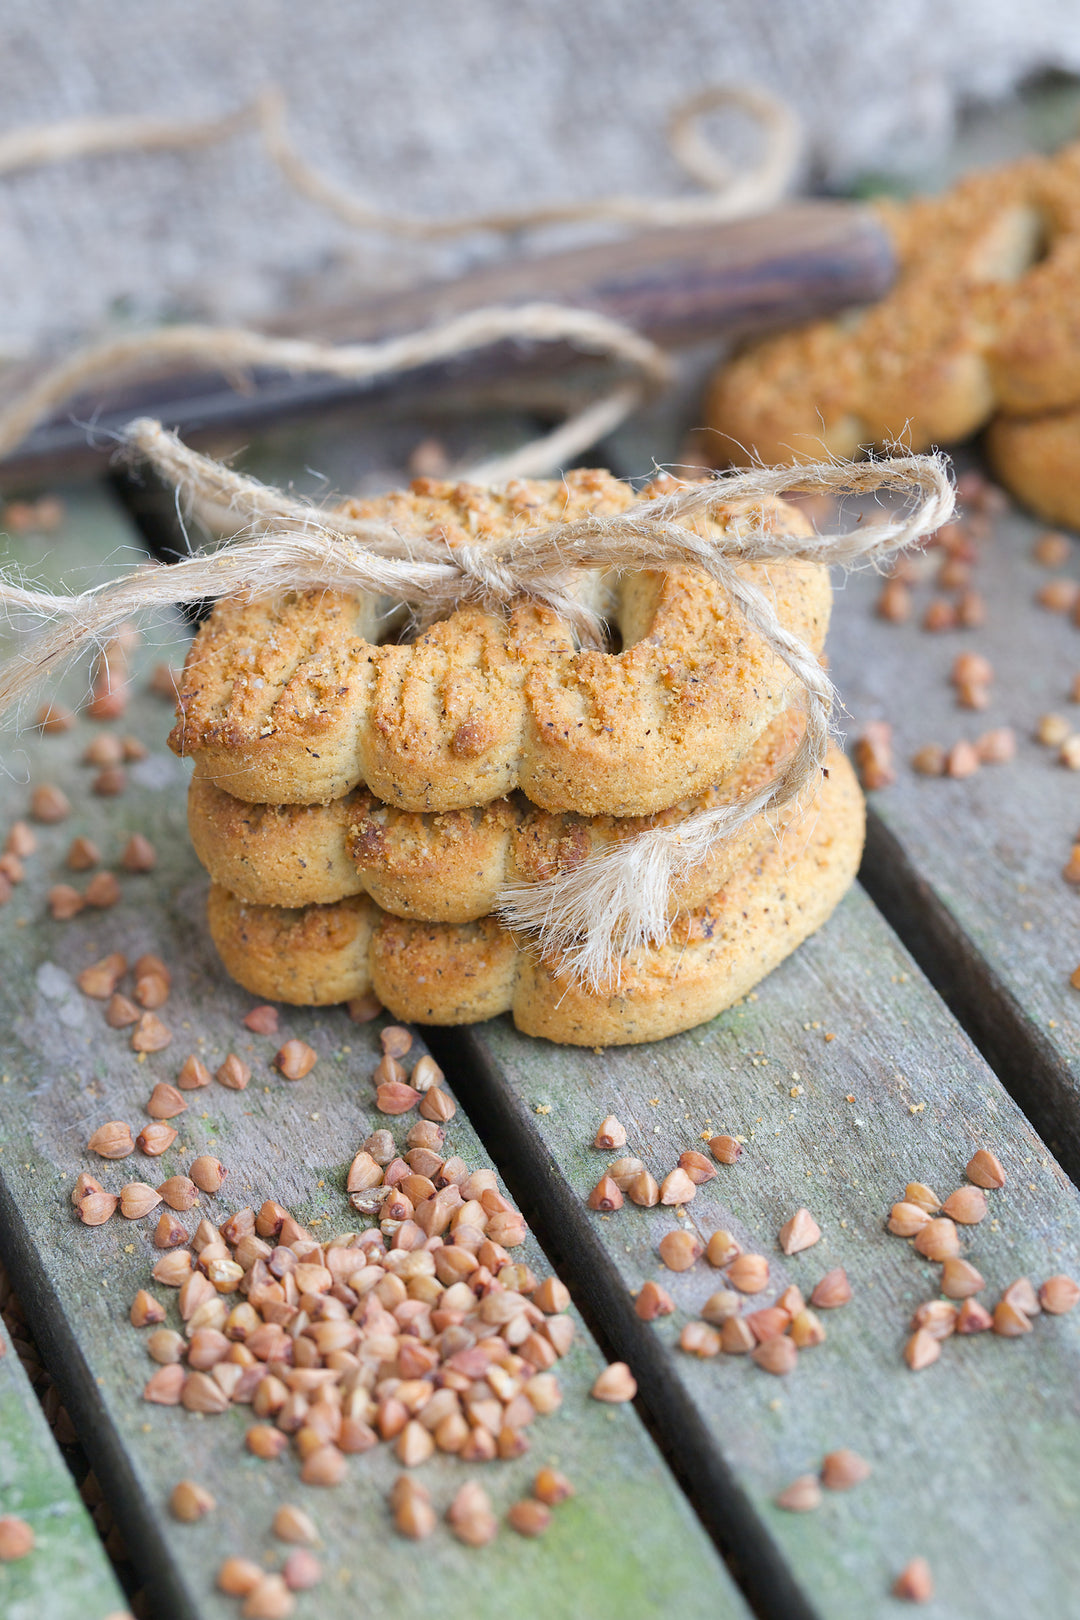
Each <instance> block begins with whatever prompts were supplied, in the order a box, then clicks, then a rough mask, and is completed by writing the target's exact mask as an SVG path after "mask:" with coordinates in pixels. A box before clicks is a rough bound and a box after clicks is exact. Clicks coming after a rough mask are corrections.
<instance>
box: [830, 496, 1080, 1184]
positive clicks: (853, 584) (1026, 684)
mask: <svg viewBox="0 0 1080 1620" xmlns="http://www.w3.org/2000/svg"><path fill="white" fill-rule="evenodd" d="M1042 527H1043V526H1042V525H1039V524H1037V523H1035V522H1034V521H1033V520H1031V519H1030V518H1029V517H1028V516H1027V515H1026V514H1023V513H1020V512H1016V511H1011V512H1009V513H1008V514H1007V515H1006V516H1005V517H1004V518H1002V520H1001V521H1000V522H999V523H998V524H997V525H996V527H995V530H994V532H993V534H992V536H991V537H990V538H989V539H988V540H987V541H986V542H984V544H983V545H982V547H981V553H980V560H979V562H978V563H977V565H976V566H975V567H974V569H973V574H972V585H973V587H974V588H975V589H977V590H978V591H979V592H980V593H981V594H982V595H983V597H984V598H985V601H986V607H987V616H986V624H985V627H984V628H982V629H979V630H968V631H956V632H945V633H940V634H930V633H928V632H926V631H925V630H923V629H922V628H921V621H922V616H923V612H924V611H925V607H926V605H927V603H928V602H929V601H930V599H931V598H932V597H934V596H940V595H941V594H942V593H941V591H940V589H935V587H934V583H933V580H934V573H935V572H936V567H937V563H936V561H935V560H933V559H932V558H928V559H927V561H929V562H931V572H930V578H929V581H928V582H927V583H926V584H925V585H921V586H916V587H915V588H914V590H913V612H912V617H911V618H910V619H909V620H908V622H906V623H903V624H890V623H886V622H884V621H883V620H881V619H880V618H877V617H876V616H875V614H874V604H875V602H876V600H877V598H878V596H879V594H880V590H881V582H880V581H879V580H877V579H876V578H875V577H874V576H872V575H870V576H867V575H854V576H852V578H851V579H850V580H849V581H848V584H847V587H846V589H845V590H844V592H843V593H842V594H841V595H840V596H839V597H838V600H837V606H836V611H835V614H834V619H833V628H832V633H831V635H830V639H829V653H830V657H831V659H832V670H833V674H834V676H835V679H836V681H837V684H838V686H839V688H840V691H841V693H842V694H843V697H844V701H845V703H846V705H847V708H848V710H849V711H850V714H851V721H850V723H849V725H848V726H847V730H848V732H849V736H850V737H852V738H854V737H856V736H858V734H859V733H860V731H861V730H862V729H863V727H864V725H865V723H866V722H867V721H869V720H872V719H877V718H881V719H886V720H888V721H889V722H890V723H891V725H892V727H893V740H894V754H895V758H896V768H897V781H896V783H895V784H894V785H893V786H892V787H889V788H886V789H884V790H882V791H880V792H878V793H875V794H873V795H872V796H871V807H872V817H871V828H870V834H869V839H868V847H867V856H866V861H865V863H864V869H863V878H864V881H865V882H866V884H867V886H868V887H869V889H870V892H871V894H872V895H873V896H874V898H875V899H876V900H877V901H878V903H879V904H880V905H881V906H882V907H883V909H884V910H885V911H886V913H887V915H888V916H889V917H890V920H892V921H893V922H894V923H895V925H896V926H897V927H898V928H900V930H901V931H902V933H903V934H904V936H905V938H906V939H907V940H908V942H909V944H910V945H911V946H912V948H913V949H914V950H915V951H916V953H917V955H918V956H919V957H920V959H921V960H922V961H923V962H924V964H925V965H926V967H927V970H928V971H929V972H930V974H931V977H932V978H933V979H934V981H935V983H937V984H938V986H939V988H940V989H941V990H942V992H943V993H944V994H945V995H946V997H947V998H948V1000H949V1001H950V1002H951V1004H952V1005H953V1006H954V1008H955V1009H956V1011H957V1012H958V1014H959V1016H960V1017H961V1018H962V1019H963V1021H964V1023H965V1024H966V1025H967V1027H968V1028H969V1029H970V1030H971V1031H972V1033H973V1035H974V1036H975V1038H976V1039H977V1040H978V1042H979V1044H980V1046H981V1047H982V1049H983V1051H984V1052H986V1054H987V1056H988V1057H989V1058H990V1061H991V1062H992V1063H993V1065H994V1067H995V1069H996V1070H997V1071H998V1073H999V1074H1001V1076H1002V1077H1003V1078H1004V1079H1005V1080H1006V1082H1007V1084H1008V1085H1009V1088H1010V1090H1012V1091H1013V1094H1014V1095H1015V1096H1016V1097H1017V1098H1018V1100H1019V1101H1020V1102H1021V1104H1022V1106H1023V1107H1024V1109H1025V1111H1026V1112H1027V1114H1028V1115H1029V1117H1030V1118H1031V1119H1032V1120H1033V1121H1034V1122H1035V1123H1036V1125H1037V1126H1038V1127H1039V1129H1040V1131H1041V1133H1042V1134H1043V1136H1044V1137H1046V1139H1047V1140H1048V1141H1049V1143H1050V1145H1051V1146H1052V1147H1053V1148H1054V1151H1055V1152H1056V1153H1057V1154H1058V1156H1059V1157H1060V1158H1061V1160H1062V1161H1063V1163H1064V1164H1065V1165H1066V1167H1067V1168H1068V1169H1069V1171H1070V1173H1071V1174H1072V1175H1073V1177H1074V1179H1075V1178H1076V1177H1077V1176H1080V995H1078V992H1077V991H1076V990H1075V989H1073V988H1072V986H1071V985H1070V983H1069V976H1070V974H1071V973H1072V972H1073V970H1074V969H1075V968H1076V966H1077V964H1078V962H1080V933H1078V931H1077V926H1076V924H1077V891H1076V889H1075V887H1073V886H1071V885H1070V884H1068V883H1066V882H1065V881H1064V879H1063V878H1062V875H1061V872H1062V867H1063V866H1064V864H1065V862H1066V861H1067V860H1068V858H1069V853H1070V850H1071V848H1072V844H1073V841H1074V839H1075V838H1076V836H1077V833H1078V830H1080V797H1078V793H1077V778H1076V776H1075V774H1074V773H1073V772H1072V771H1070V770H1067V769H1065V768H1064V766H1062V765H1061V764H1060V763H1058V760H1057V751H1056V750H1055V749H1052V748H1047V747H1045V746H1043V745H1042V744H1040V743H1038V742H1036V741H1035V738H1034V730H1035V726H1036V722H1037V721H1038V719H1039V717H1040V716H1041V715H1043V714H1046V713H1048V712H1054V713H1057V714H1060V715H1062V716H1063V717H1064V718H1065V719H1066V720H1067V721H1068V722H1069V724H1070V725H1073V726H1076V727H1077V728H1078V729H1080V710H1078V709H1077V708H1076V706H1075V704H1073V703H1071V702H1070V689H1071V687H1072V683H1073V679H1074V676H1075V675H1076V673H1077V671H1078V670H1080V639H1078V632H1077V629H1076V627H1075V626H1074V625H1073V624H1072V623H1071V622H1070V619H1069V617H1068V616H1067V615H1065V614H1059V613H1048V612H1046V611H1045V610H1043V609H1040V608H1039V607H1037V606H1036V605H1035V602H1034V597H1035V593H1036V591H1037V590H1038V589H1039V588H1040V587H1041V586H1042V585H1045V584H1046V583H1047V582H1048V580H1050V579H1051V578H1053V577H1055V573H1052V572H1050V571H1048V570H1047V569H1045V568H1042V567H1040V566H1039V565H1038V564H1037V563H1036V562H1035V561H1034V559H1033V557H1032V544H1033V542H1034V540H1035V538H1036V537H1037V535H1038V534H1039V533H1040V532H1041V530H1042ZM939 555H940V554H939ZM1076 572H1077V558H1076V555H1075V547H1074V554H1073V556H1072V557H1071V558H1070V561H1069V563H1068V565H1067V566H1066V567H1064V568H1062V569H1060V570H1057V571H1056V574H1061V575H1064V576H1067V577H1075V575H1076ZM967 650H973V651H977V652H979V653H981V654H983V655H984V656H985V657H986V658H988V659H989V660H990V663H991V664H992V666H993V669H994V680H993V683H992V684H991V686H990V688H989V706H988V707H987V708H986V709H983V710H980V711H975V712H973V711H972V710H970V709H963V708H961V707H959V706H958V703H957V696H956V689H955V687H954V686H953V685H952V684H951V683H950V680H949V673H950V670H951V667H952V664H953V661H954V659H955V658H956V656H957V654H958V653H960V652H963V651H967ZM994 726H1011V727H1013V728H1014V730H1015V732H1016V737H1017V745H1018V746H1017V755H1016V759H1015V761H1014V762H1013V763H1012V764H1010V765H1005V766H992V767H986V768H984V769H983V770H981V771H979V772H977V773H976V774H975V775H973V776H970V777H967V778H965V779H963V780H953V779H951V778H928V777H925V776H920V775H918V774H917V773H916V772H915V771H914V770H913V769H912V768H911V763H910V761H911V757H912V755H913V754H914V753H915V751H916V750H917V749H919V748H921V747H922V746H923V745H924V744H926V743H940V744H943V745H944V746H946V747H949V746H951V744H952V743H954V742H956V741H957V740H959V739H962V738H966V739H969V740H972V739H974V738H975V737H977V736H978V735H979V734H980V733H981V732H983V731H985V730H987V729H989V728H990V727H994Z"/></svg>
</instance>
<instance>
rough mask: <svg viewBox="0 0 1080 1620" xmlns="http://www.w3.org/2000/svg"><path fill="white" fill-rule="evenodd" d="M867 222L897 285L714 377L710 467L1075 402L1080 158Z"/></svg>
mask: <svg viewBox="0 0 1080 1620" xmlns="http://www.w3.org/2000/svg"><path fill="white" fill-rule="evenodd" d="M877 209H878V212H879V215H880V217H881V219H882V221H883V223H884V224H885V226H886V228H887V229H888V230H889V231H890V234H891V235H892V237H893V240H894V243H895V246H896V251H897V258H898V262H899V271H898V277H897V281H896V283H895V285H894V287H893V288H892V290H891V291H890V292H889V293H888V294H887V295H886V296H885V298H883V299H882V300H881V301H880V302H879V303H877V304H875V305H873V306H871V307H869V308H866V309H858V310H851V311H849V312H847V313H846V314H843V315H841V316H839V317H837V318H834V319H831V320H827V321H815V322H814V323H813V324H812V325H809V326H805V327H802V328H799V329H798V330H796V331H793V332H789V333H784V334H782V335H780V336H777V337H772V338H768V339H766V340H765V341H764V342H761V343H756V344H754V345H753V346H752V347H750V348H748V349H746V350H745V351H744V352H743V353H742V354H741V355H739V356H737V357H736V359H735V360H734V361H732V363H731V364H729V365H727V366H725V367H724V368H723V369H722V370H721V371H720V372H719V373H718V374H717V376H716V378H715V380H714V382H713V385H712V388H711V390H710V392H709V397H708V403H707V407H706V415H707V421H708V424H709V426H710V427H712V428H713V429H715V430H716V432H717V433H718V434H719V435H721V438H720V439H719V440H718V441H717V444H716V457H717V461H718V463H723V462H726V461H729V460H730V461H733V462H736V463H740V464H741V463H747V462H750V461H751V460H753V459H754V458H755V456H756V457H760V459H762V460H763V461H765V462H770V463H783V462H789V461H800V460H802V461H805V460H814V459H820V458H821V457H822V455H823V454H830V455H835V456H841V457H845V458H848V457H852V456H855V455H858V454H859V452H860V450H865V449H867V448H869V447H871V446H877V447H879V448H882V447H886V446H889V445H891V444H894V443H901V444H903V445H904V446H906V447H909V448H910V449H912V450H923V449H926V448H927V447H928V446H930V445H932V444H950V443H955V442H956V441H957V440H960V439H964V438H967V437H968V436H969V435H970V434H971V433H974V432H975V431H976V429H977V428H979V427H981V426H982V425H983V423H985V422H986V421H987V420H988V419H989V418H990V416H991V414H992V413H993V412H994V410H995V409H1003V410H1006V411H1010V412H1015V413H1028V412H1032V411H1045V410H1048V409H1054V408H1058V407H1060V406H1062V405H1066V404H1072V403H1074V402H1080V312H1078V310H1077V300H1076V287H1077V285H1078V284H1080V146H1076V145H1074V146H1069V147H1066V148H1064V150H1062V151H1061V152H1059V153H1058V154H1057V155H1056V156H1055V157H1052V158H1044V157H1032V158H1025V159H1023V160H1022V161H1020V162H1018V163H1014V164H1010V165H1008V166H1007V167H1004V168H1000V169H991V170H986V171H983V172H981V173H976V174H972V175H969V176H967V178H965V179H964V180H962V181H960V183H959V184H958V185H956V186H954V187H952V188H951V189H950V190H949V191H947V192H945V193H944V194H943V195H941V196H939V197H923V198H918V199H916V200H915V201H913V202H911V203H907V204H896V203H882V204H878V205H877Z"/></svg>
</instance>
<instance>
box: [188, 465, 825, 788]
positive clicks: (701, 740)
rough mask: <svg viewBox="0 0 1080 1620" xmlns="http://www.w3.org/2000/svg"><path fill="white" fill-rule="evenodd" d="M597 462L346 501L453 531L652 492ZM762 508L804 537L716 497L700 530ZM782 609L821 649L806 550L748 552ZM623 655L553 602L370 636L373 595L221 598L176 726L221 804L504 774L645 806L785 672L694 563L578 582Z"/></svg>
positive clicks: (744, 520) (754, 731)
mask: <svg viewBox="0 0 1080 1620" xmlns="http://www.w3.org/2000/svg"><path fill="white" fill-rule="evenodd" d="M662 487H663V486H662V485H661V486H658V485H656V484H653V485H650V486H649V487H648V488H647V489H645V490H642V491H640V492H635V491H634V490H633V489H631V488H630V487H629V485H627V484H623V483H620V482H619V481H618V480H616V479H614V478H612V477H610V476H609V475H608V474H606V473H600V472H592V471H578V472H572V473H569V474H568V475H567V476H566V478H565V480H563V481H561V482H554V481H551V482H533V481H524V480H519V481H517V482H515V483H512V484H510V485H508V486H507V487H506V488H505V489H502V490H490V489H485V488H482V487H480V486H476V485H468V484H457V485H455V484H449V483H435V482H434V481H432V480H418V481H417V482H416V483H415V484H414V485H413V487H412V490H411V492H409V493H407V494H405V493H399V494H394V495H390V496H386V497H382V498H380V499H378V500H374V501H366V502H362V503H360V502H354V503H350V506H349V508H348V509H349V511H350V512H351V513H352V514H353V515H356V516H364V517H371V518H378V519H382V520H386V521H390V522H400V523H401V524H402V526H403V527H408V528H410V529H412V530H413V531H416V530H420V531H421V532H424V533H427V534H438V535H440V536H442V537H444V538H445V539H446V540H447V541H448V542H449V543H450V544H451V545H453V544H455V543H461V542H463V541H466V540H467V541H469V542H471V543H474V544H481V545H482V544H483V541H484V539H485V537H486V536H492V537H494V536H497V535H502V534H505V533H507V532H508V531H509V532H513V529H514V528H515V527H516V526H520V527H535V526H538V525H543V524H551V523H554V522H559V521H573V520H574V519H576V518H579V517H582V516H585V515H587V514H596V515H599V516H603V515H605V514H613V513H617V512H624V511H626V510H627V509H628V508H629V507H631V506H633V505H634V504H635V502H637V501H640V500H644V499H648V498H650V497H651V496H652V495H655V494H656V493H657V492H658V488H662ZM758 521H763V522H764V524H765V526H766V528H769V529H772V530H774V531H778V532H781V533H786V534H795V535H809V534H810V532H811V531H810V529H809V526H808V524H807V522H806V519H805V518H804V516H803V515H802V514H801V513H800V512H798V511H797V510H796V509H794V508H793V507H791V506H789V505H787V504H786V503H784V502H782V501H775V500H774V501H766V502H765V503H764V506H762V503H759V502H754V503H748V502H727V503H724V504H722V505H718V506H717V508H716V509H715V510H714V512H713V514H712V515H711V517H710V519H709V520H708V522H707V523H706V524H705V525H704V532H706V533H708V532H710V531H711V532H717V533H719V532H724V531H725V530H727V529H729V528H730V527H731V526H733V525H738V524H740V523H741V524H744V525H746V526H748V527H749V526H750V525H751V524H752V523H755V522H758ZM743 572H744V573H745V576H746V577H747V578H748V579H750V580H752V581H753V582H754V583H755V584H757V585H758V586H760V587H761V588H762V589H764V590H765V591H767V592H769V593H770V594H771V596H772V598H773V601H774V604H775V607H776V610H777V613H778V615H779V617H780V619H781V621H782V623H783V624H784V625H785V626H786V627H787V629H788V630H790V631H791V632H792V633H793V634H794V635H796V636H798V637H799V638H800V639H801V640H802V641H803V642H805V643H807V644H808V645H809V646H810V647H811V648H813V649H814V651H815V652H819V651H820V650H821V647H822V646H823V644H824V639H825V632H826V629H827V626H828V617H829V607H830V603H831V590H830V586H829V581H828V574H827V571H826V570H825V569H824V568H822V567H821V566H820V565H818V564H812V563H803V562H793V563H783V564H780V563H771V564H756V565H752V566H748V567H746V568H745V569H744V570H743ZM587 584H588V585H589V588H590V589H591V591H592V593H593V595H594V596H595V597H596V598H597V599H598V601H599V604H600V606H601V607H602V608H603V610H604V611H605V612H606V616H607V618H608V620H609V623H612V624H613V625H615V626H616V627H617V632H618V635H619V637H620V638H621V644H622V645H621V650H618V651H615V650H612V651H599V650H595V649H593V648H586V647H580V646H578V645H576V644H575V641H574V638H573V635H572V634H571V631H570V628H569V626H568V625H567V624H565V623H564V622H563V621H561V620H560V619H558V618H557V617H556V616H555V615H554V614H553V613H552V612H550V611H549V610H548V609H547V608H545V607H542V606H538V605H536V604H535V603H532V602H529V601H525V600H522V601H520V602H518V603H517V604H516V605H515V606H513V607H512V608H511V609H510V611H509V612H508V614H507V616H506V617H505V618H503V617H500V616H498V615H497V614H495V613H491V612H488V611H485V610H484V609H482V608H479V607H473V606H466V607H461V608H458V609H457V610H456V611H455V612H453V613H451V614H450V615H449V617H447V618H446V619H443V620H440V621H439V622H438V623H436V624H434V625H432V626H431V627H430V629H428V630H427V631H425V632H424V633H423V634H422V635H420V636H418V637H417V638H416V640H414V641H406V642H403V643H390V644H388V643H385V642H384V643H381V644H380V643H379V642H378V641H377V639H376V637H377V634H378V620H379V614H380V611H383V612H385V608H386V604H380V603H378V602H376V601H374V600H372V599H369V598H364V597H361V596H354V595H346V594H343V593H340V592H330V591H323V592H319V591H306V592H295V593H291V594H287V595H285V596H283V597H278V598H276V599H274V600H271V601H267V600H259V601H252V602H246V601H241V600H226V601H222V602H219V603H218V605H217V606H216V608H215V609H214V611H213V613H212V614H211V616H210V618H209V620H208V621H207V622H206V624H205V625H204V626H203V627H202V629H201V630H200V632H199V634H198V636H197V637H196V639H195V642H194V644H193V646H192V648H191V651H190V653H189V655H188V659H187V662H186V665H185V668H184V675H183V680H182V684H181V692H180V698H179V705H178V713H179V719H178V723H177V725H176V727H175V728H174V731H173V733H172V736H171V738H170V742H171V744H172V746H173V748H174V749H175V751H176V752H177V753H180V754H190V755H194V757H195V762H196V770H197V772H198V774H199V776H200V777H202V778H204V779H206V780H208V781H210V782H212V783H214V784H215V785H216V786H218V787H220V788H222V789H224V790H225V791H226V792H228V793H230V794H232V795H233V796H234V797H236V798H241V799H244V800H247V801H249V802H261V803H270V804H325V803H328V802H329V801H331V800H333V799H336V798H339V797H341V796H342V795H343V794H345V793H346V792H348V791H349V790H350V789H351V788H353V787H355V786H356V785H357V784H358V783H363V784H365V785H366V786H367V787H368V788H369V789H370V790H371V792H372V793H373V794H375V796H376V797H377V798H379V799H381V800H382V801H383V802H384V803H386V804H391V805H394V806H395V807H397V808H400V809H404V810H412V811H446V810H457V809H465V808H468V807H471V806H474V805H482V804H490V803H491V802H492V801H494V800H496V799H500V798H504V797H505V796H506V795H508V794H510V793H512V792H514V791H515V790H520V791H521V792H523V793H524V794H525V795H526V797H527V798H529V799H530V800H531V801H532V802H533V803H534V804H538V805H541V806H542V807H543V808H545V809H548V810H553V811H563V810H573V811H577V812H579V813H581V814H584V815H618V816H629V815H650V814H652V813H653V812H654V811H657V810H663V809H666V808H667V807H668V806H670V805H672V804H675V803H678V802H680V801H681V800H683V799H685V798H687V797H688V795H690V796H692V795H694V794H695V793H699V792H703V791H704V790H705V789H706V788H707V787H708V786H709V785H710V784H712V783H714V782H720V781H723V779H724V778H725V777H727V776H729V775H730V774H731V772H732V771H733V770H734V769H735V768H736V767H737V766H738V764H739V762H740V760H741V759H742V758H743V756H744V754H745V753H746V751H747V749H748V748H749V747H750V746H751V744H752V743H753V742H754V740H755V738H756V737H757V736H758V735H759V734H760V733H761V731H762V730H763V729H764V728H765V727H766V726H767V725H768V724H769V723H770V722H771V721H772V720H773V719H775V717H776V716H777V715H778V714H780V713H781V712H782V711H783V710H785V709H786V708H787V707H788V706H789V705H790V703H791V701H792V692H791V685H792V680H791V675H790V671H789V670H788V668H787V666H786V665H785V664H784V663H783V661H782V660H781V659H779V658H778V657H777V656H776V655H775V654H773V653H771V652H770V651H769V650H768V648H767V647H766V645H765V644H764V642H763V641H762V640H761V638H760V637H759V636H758V635H757V634H756V633H755V632H753V631H751V630H750V629H749V627H748V626H747V624H746V622H745V620H744V619H743V618H742V616H741V615H740V614H739V613H737V612H735V611H733V610H732V608H731V605H730V602H729V600H728V597H727V594H726V593H725V592H724V591H723V590H722V589H721V587H720V586H718V585H717V584H716V583H715V582H714V581H713V580H711V579H710V578H708V577H707V576H706V575H704V574H701V573H699V572H697V571H695V570H692V569H689V568H675V569H672V570H670V571H666V572H664V571H657V572H639V573H626V574H623V575H621V576H620V577H618V578H615V577H613V576H604V577H603V578H601V577H599V576H587Z"/></svg>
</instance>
